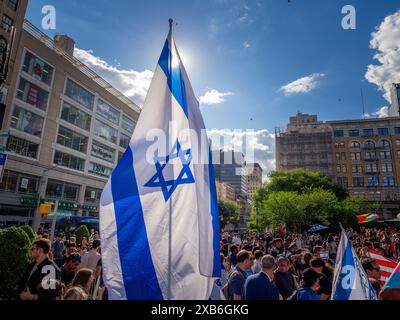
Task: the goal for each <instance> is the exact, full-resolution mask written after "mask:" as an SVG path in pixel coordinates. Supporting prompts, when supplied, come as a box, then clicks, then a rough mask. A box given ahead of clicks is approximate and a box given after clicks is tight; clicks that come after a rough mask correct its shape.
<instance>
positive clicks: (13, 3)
mask: <svg viewBox="0 0 400 320" xmlns="http://www.w3.org/2000/svg"><path fill="white" fill-rule="evenodd" d="M7 6H8V7H9V8H10V9H11V10H14V11H16V10H17V6H18V0H7Z"/></svg>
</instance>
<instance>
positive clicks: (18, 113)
mask: <svg viewBox="0 0 400 320" xmlns="http://www.w3.org/2000/svg"><path fill="white" fill-rule="evenodd" d="M43 121H44V118H43V117H41V116H39V115H37V114H35V113H33V112H31V111H27V110H25V109H22V108H20V107H18V106H14V111H13V114H12V117H11V127H12V128H15V129H17V130H20V131H23V132H26V133H29V134H32V135H34V136H36V137H40V136H41V135H42V128H43Z"/></svg>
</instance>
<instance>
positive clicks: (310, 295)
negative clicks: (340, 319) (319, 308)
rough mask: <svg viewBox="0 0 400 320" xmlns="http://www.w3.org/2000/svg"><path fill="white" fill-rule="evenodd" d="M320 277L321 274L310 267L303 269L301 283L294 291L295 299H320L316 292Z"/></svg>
mask: <svg viewBox="0 0 400 320" xmlns="http://www.w3.org/2000/svg"><path fill="white" fill-rule="evenodd" d="M320 278H321V274H319V273H318V272H317V271H315V270H313V269H312V268H308V269H306V270H304V272H303V277H302V284H301V286H300V287H299V289H298V291H297V293H296V296H297V297H296V298H297V300H321V298H320V296H319V294H318V293H317V289H318V287H319V279H320Z"/></svg>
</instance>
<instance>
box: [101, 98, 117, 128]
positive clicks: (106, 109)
mask: <svg viewBox="0 0 400 320" xmlns="http://www.w3.org/2000/svg"><path fill="white" fill-rule="evenodd" d="M96 113H97V114H98V115H99V116H101V117H103V118H104V119H107V120H109V121H111V122H113V123H115V124H119V111H118V110H117V109H114V108H113V107H111V106H110V105H109V104H108V103H106V102H104V101H103V100H101V99H99V103H98V104H97V110H96Z"/></svg>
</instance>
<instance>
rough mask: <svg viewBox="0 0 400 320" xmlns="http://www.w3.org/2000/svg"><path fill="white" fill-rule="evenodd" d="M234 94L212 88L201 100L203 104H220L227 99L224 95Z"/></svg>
mask: <svg viewBox="0 0 400 320" xmlns="http://www.w3.org/2000/svg"><path fill="white" fill-rule="evenodd" d="M232 94H233V93H232V92H219V91H218V90H215V89H212V90H209V91H207V92H206V93H205V94H204V95H202V96H201V97H200V98H199V102H200V104H201V105H211V104H219V103H222V102H224V101H225V99H224V97H226V96H231V95H232Z"/></svg>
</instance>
